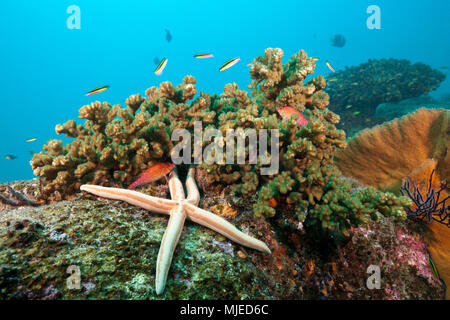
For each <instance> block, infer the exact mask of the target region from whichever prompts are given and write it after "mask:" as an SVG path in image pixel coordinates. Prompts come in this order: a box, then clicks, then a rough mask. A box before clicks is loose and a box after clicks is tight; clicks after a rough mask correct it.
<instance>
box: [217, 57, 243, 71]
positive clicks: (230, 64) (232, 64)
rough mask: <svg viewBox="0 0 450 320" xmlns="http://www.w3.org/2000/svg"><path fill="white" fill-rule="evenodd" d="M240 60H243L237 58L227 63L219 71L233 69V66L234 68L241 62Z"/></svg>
mask: <svg viewBox="0 0 450 320" xmlns="http://www.w3.org/2000/svg"><path fill="white" fill-rule="evenodd" d="M239 60H241V58H239V57H237V58H233V59H231V60H228V61H227V62H225V63H224V64H223V65H222V66H221V67H220V69H219V71H220V72H222V71H224V70H227V69H228V68H231V67H232V66H234V65H235V64H236V63H238V62H239Z"/></svg>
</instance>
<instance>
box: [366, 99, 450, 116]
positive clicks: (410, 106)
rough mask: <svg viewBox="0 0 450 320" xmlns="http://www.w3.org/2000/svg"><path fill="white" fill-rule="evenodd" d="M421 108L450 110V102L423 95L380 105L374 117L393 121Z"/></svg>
mask: <svg viewBox="0 0 450 320" xmlns="http://www.w3.org/2000/svg"><path fill="white" fill-rule="evenodd" d="M421 108H426V109H446V110H450V102H445V101H444V100H436V99H434V98H432V97H431V96H429V95H424V96H420V97H417V98H411V99H406V100H402V101H398V102H388V103H382V104H380V105H378V107H377V108H376V110H375V117H377V118H380V119H386V120H393V119H395V118H401V117H403V116H405V115H407V114H409V113H413V112H414V111H416V110H418V109H421Z"/></svg>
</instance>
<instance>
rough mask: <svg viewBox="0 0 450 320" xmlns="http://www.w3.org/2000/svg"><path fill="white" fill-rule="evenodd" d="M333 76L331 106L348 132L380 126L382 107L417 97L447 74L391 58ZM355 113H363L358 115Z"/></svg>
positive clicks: (349, 69) (328, 88) (372, 61)
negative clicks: (383, 104) (379, 113)
mask: <svg viewBox="0 0 450 320" xmlns="http://www.w3.org/2000/svg"><path fill="white" fill-rule="evenodd" d="M333 77H334V78H337V81H334V82H328V85H327V92H328V94H329V95H330V97H331V98H330V106H329V107H330V109H331V110H333V111H334V112H336V113H337V114H339V115H340V116H341V118H342V122H341V123H340V127H342V128H344V129H345V130H346V132H347V133H353V132H354V131H359V130H361V129H363V128H367V127H371V126H373V125H375V124H379V123H381V122H382V121H383V120H384V119H377V118H376V117H375V109H376V108H377V106H378V105H379V104H381V103H386V102H397V101H401V100H404V99H408V98H414V97H418V96H420V95H422V94H426V93H429V92H430V91H433V90H435V89H436V88H438V87H439V85H440V83H441V82H442V81H444V80H445V74H443V73H442V72H440V71H438V70H435V69H432V68H431V67H430V66H428V65H426V64H423V63H415V64H411V63H410V62H409V61H408V60H397V59H392V58H391V59H380V60H375V59H372V60H369V61H368V62H366V63H363V64H361V65H359V66H354V67H350V68H349V67H346V68H345V70H341V71H337V72H336V73H334V74H333ZM349 106H351V108H350V107H349ZM356 111H358V112H360V114H356V115H355V114H354V113H355V112H356Z"/></svg>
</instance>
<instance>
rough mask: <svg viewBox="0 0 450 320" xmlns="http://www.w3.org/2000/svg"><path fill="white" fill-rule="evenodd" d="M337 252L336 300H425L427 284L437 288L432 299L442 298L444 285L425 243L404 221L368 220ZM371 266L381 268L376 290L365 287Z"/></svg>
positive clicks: (334, 288) (332, 289)
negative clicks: (396, 222) (434, 268)
mask: <svg viewBox="0 0 450 320" xmlns="http://www.w3.org/2000/svg"><path fill="white" fill-rule="evenodd" d="M336 252H337V259H336V264H335V270H334V272H333V273H332V275H331V278H332V280H333V281H332V283H333V286H332V287H331V289H330V291H331V295H333V296H334V297H335V298H336V299H377V300H380V299H383V300H385V299H387V300H405V299H426V296H427V295H428V294H429V293H427V291H428V290H429V289H428V288H429V287H430V286H431V287H435V288H436V292H435V293H434V294H433V296H434V298H435V299H442V298H443V297H444V290H443V285H442V284H441V282H440V280H439V278H437V277H436V276H435V275H434V274H433V272H432V270H431V268H430V265H429V262H428V252H427V245H426V244H425V243H424V242H423V239H422V237H421V236H419V235H418V233H411V231H409V230H408V228H407V227H406V226H405V225H404V224H395V223H393V222H392V221H389V219H384V218H381V221H379V222H376V223H374V222H370V223H369V224H368V225H365V226H361V227H360V228H358V229H356V230H355V233H354V236H353V238H352V240H351V241H350V242H348V243H347V244H346V245H345V246H343V247H339V248H338V250H336ZM370 265H372V266H377V267H379V268H380V271H381V273H380V276H381V277H380V280H381V281H380V288H379V289H376V288H374V289H372V290H367V289H366V288H367V287H365V286H366V285H367V278H368V276H369V275H370V273H368V272H367V270H368V267H369V266H370ZM419 279H420V280H419Z"/></svg>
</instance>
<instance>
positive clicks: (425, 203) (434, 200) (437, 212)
mask: <svg viewBox="0 0 450 320" xmlns="http://www.w3.org/2000/svg"><path fill="white" fill-rule="evenodd" d="M433 174H434V170H433V171H432V172H431V175H430V181H429V183H428V189H427V193H426V195H422V193H421V191H420V188H419V187H417V186H416V184H415V183H414V182H413V183H412V186H411V181H409V180H406V181H405V183H404V184H403V186H402V188H401V192H402V194H403V195H407V196H408V197H409V198H410V199H411V200H412V201H413V203H414V207H413V208H412V209H411V208H406V213H407V215H408V218H410V219H412V220H415V221H424V220H425V221H427V222H428V223H430V222H431V221H432V220H434V221H437V222H439V223H442V224H444V225H446V226H447V227H449V228H450V211H449V210H450V206H449V205H447V206H446V204H445V203H446V201H447V200H448V199H449V198H450V196H447V197H445V198H443V199H441V198H440V197H441V192H442V191H444V190H445V189H446V188H447V181H444V182H443V183H442V186H441V188H440V189H439V190H437V191H436V189H434V188H431V185H432V181H433Z"/></svg>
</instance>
